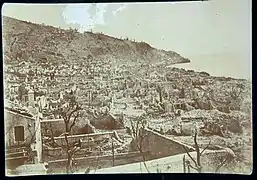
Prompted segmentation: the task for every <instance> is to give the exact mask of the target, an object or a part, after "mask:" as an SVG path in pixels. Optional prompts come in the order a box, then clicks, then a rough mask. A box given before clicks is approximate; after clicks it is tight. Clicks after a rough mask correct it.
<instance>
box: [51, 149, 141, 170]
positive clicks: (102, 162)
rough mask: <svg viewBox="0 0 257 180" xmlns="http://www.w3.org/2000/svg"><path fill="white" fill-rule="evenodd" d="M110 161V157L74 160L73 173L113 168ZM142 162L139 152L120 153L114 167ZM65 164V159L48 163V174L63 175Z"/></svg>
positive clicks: (115, 159)
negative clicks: (88, 169)
mask: <svg viewBox="0 0 257 180" xmlns="http://www.w3.org/2000/svg"><path fill="white" fill-rule="evenodd" d="M112 160H113V156H112V155H105V156H98V157H97V156H93V157H83V158H75V160H74V162H75V163H76V165H75V166H74V168H75V171H81V170H83V169H84V170H86V169H87V168H88V167H89V168H90V169H91V170H93V169H100V168H107V167H113V161H112ZM142 160H143V158H142V155H141V154H140V153H139V152H131V153H122V154H118V155H115V156H114V166H119V165H124V164H129V163H135V162H140V161H142ZM66 164H67V160H65V159H61V160H56V161H49V162H48V165H49V170H48V172H49V173H65V172H66V169H65V168H66Z"/></svg>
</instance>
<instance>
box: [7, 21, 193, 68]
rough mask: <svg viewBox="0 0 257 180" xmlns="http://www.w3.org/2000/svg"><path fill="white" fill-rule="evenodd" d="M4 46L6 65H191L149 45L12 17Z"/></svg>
mask: <svg viewBox="0 0 257 180" xmlns="http://www.w3.org/2000/svg"><path fill="white" fill-rule="evenodd" d="M3 42H4V54H5V63H14V62H16V61H30V62H35V63H37V62H40V61H47V62H51V63H55V64H56V65H58V64H63V63H65V64H66V63H67V65H69V64H74V62H75V64H78V65H80V64H81V63H84V62H85V61H86V60H87V59H89V58H92V59H95V60H99V61H104V62H106V63H111V64H115V65H116V64H117V63H118V64H124V63H125V64H128V63H132V64H138V63H139V64H141V63H143V64H144V63H147V64H148V63H151V64H155V63H165V64H175V63H184V62H190V61H189V60H188V59H186V58H183V57H181V56H180V55H179V54H177V53H175V52H173V51H164V50H158V49H155V48H153V47H151V46H150V45H149V44H147V43H145V42H133V41H130V40H127V39H124V40H122V39H117V38H114V37H110V36H107V35H104V34H101V33H92V32H84V33H79V32H78V31H77V30H75V29H68V30H63V29H60V28H55V27H52V26H46V25H39V24H34V23H30V22H26V21H21V20H17V19H13V18H10V17H3Z"/></svg>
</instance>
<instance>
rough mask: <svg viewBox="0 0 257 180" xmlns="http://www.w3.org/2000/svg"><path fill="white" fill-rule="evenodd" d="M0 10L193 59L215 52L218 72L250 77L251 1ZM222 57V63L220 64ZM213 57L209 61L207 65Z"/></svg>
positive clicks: (11, 6)
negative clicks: (133, 41)
mask: <svg viewBox="0 0 257 180" xmlns="http://www.w3.org/2000/svg"><path fill="white" fill-rule="evenodd" d="M2 13H3V15H6V16H10V17H13V18H16V19H21V20H27V21H31V22H35V23H44V24H48V25H52V26H56V27H61V28H68V27H72V28H78V29H79V31H81V32H83V31H84V30H90V29H92V30H93V32H103V33H105V34H108V35H111V36H115V37H129V38H131V39H136V40H137V41H145V42H147V43H149V44H150V45H152V46H153V47H156V48H161V49H165V50H173V51H175V52H178V53H180V54H181V55H182V56H185V57H187V58H189V59H190V60H192V61H208V57H212V59H213V57H214V56H215V57H218V59H219V63H221V64H220V67H221V68H222V69H224V71H222V72H219V73H223V74H224V75H228V76H234V77H243V78H250V77H251V1H250V0H211V1H208V2H201V1H199V2H176V3H175V2H172V3H123V4H116V3H115V4H114V3H112V4H61V5H25V4H5V5H4V6H3V9H2ZM216 59H217V58H216ZM215 61H216V60H215ZM224 61H226V63H225V64H222V62H224ZM212 62H213V61H211V60H210V63H209V64H211V63H212ZM228 62H229V63H228ZM198 64H199V63H198ZM216 66H217V65H216ZM210 68H211V66H210ZM210 68H209V69H210ZM207 70H208V68H207ZM214 74H215V72H214Z"/></svg>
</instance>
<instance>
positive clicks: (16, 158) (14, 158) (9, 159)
mask: <svg viewBox="0 0 257 180" xmlns="http://www.w3.org/2000/svg"><path fill="white" fill-rule="evenodd" d="M28 158H29V157H28V156H18V157H11V158H5V160H6V161H11V160H19V159H28Z"/></svg>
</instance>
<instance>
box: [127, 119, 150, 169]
mask: <svg viewBox="0 0 257 180" xmlns="http://www.w3.org/2000/svg"><path fill="white" fill-rule="evenodd" d="M146 124H147V122H146V120H145V119H144V116H140V117H138V118H137V119H136V121H134V122H133V120H130V125H131V129H128V131H129V133H130V134H131V136H132V138H133V140H132V142H133V143H134V145H135V147H136V149H137V150H138V151H139V152H140V154H141V155H142V158H143V164H144V166H145V168H146V170H147V172H148V173H150V171H149V169H148V167H147V165H146V163H145V161H146V158H145V156H144V152H143V140H144V139H145V137H146V136H147V133H146V134H143V133H142V131H141V130H143V129H144V128H145V127H146ZM140 166H141V165H140Z"/></svg>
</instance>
